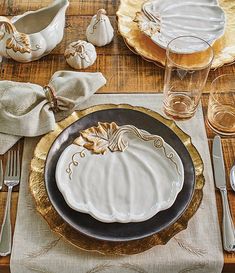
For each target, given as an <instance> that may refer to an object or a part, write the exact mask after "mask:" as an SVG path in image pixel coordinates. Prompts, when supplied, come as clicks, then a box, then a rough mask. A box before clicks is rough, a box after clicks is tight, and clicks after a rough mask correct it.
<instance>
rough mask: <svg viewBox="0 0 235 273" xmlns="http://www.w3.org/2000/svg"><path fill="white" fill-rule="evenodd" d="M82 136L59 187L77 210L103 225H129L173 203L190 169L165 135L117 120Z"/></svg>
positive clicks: (61, 170) (59, 174)
mask: <svg viewBox="0 0 235 273" xmlns="http://www.w3.org/2000/svg"><path fill="white" fill-rule="evenodd" d="M80 133H81V135H80V137H78V138H77V139H76V140H75V141H74V142H73V144H71V145H69V146H68V147H67V148H66V149H65V150H64V151H63V153H62V154H61V156H60V158H59V160H58V163H57V167H56V183H57V186H58V188H59V190H60V192H61V193H62V194H63V196H64V199H65V201H66V203H67V204H68V205H69V206H70V207H71V208H72V209H74V210H76V211H79V212H84V213H88V214H90V215H91V216H93V217H94V218H95V219H97V220H99V221H102V222H106V223H111V222H121V223H128V222H141V221H145V220H147V219H149V218H151V217H152V216H154V215H155V214H156V213H158V212H159V211H161V210H165V209H167V208H169V207H171V206H172V205H173V203H174V201H175V199H176V197H177V195H178V193H179V192H180V191H181V189H182V187H183V181H184V169H183V165H182V162H181V159H180V157H179V156H178V154H177V153H176V152H175V150H174V149H173V148H172V147H171V146H169V145H168V144H167V143H165V142H164V140H163V139H162V138H161V137H160V136H156V135H152V134H150V133H148V132H146V131H143V130H140V129H137V128H136V127H134V126H132V125H124V126H120V127H119V126H117V125H116V124H115V123H114V122H112V123H99V124H98V126H97V127H91V128H88V129H86V130H84V131H81V132H80Z"/></svg>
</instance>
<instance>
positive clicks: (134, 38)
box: [117, 0, 235, 69]
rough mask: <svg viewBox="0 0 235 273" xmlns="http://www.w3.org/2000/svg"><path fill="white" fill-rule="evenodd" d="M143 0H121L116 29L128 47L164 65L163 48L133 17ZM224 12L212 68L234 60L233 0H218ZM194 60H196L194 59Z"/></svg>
mask: <svg viewBox="0 0 235 273" xmlns="http://www.w3.org/2000/svg"><path fill="white" fill-rule="evenodd" d="M144 2H146V1H144V0H121V1H120V6H119V9H118V11H117V18H118V31H119V33H120V34H121V35H122V36H123V38H124V40H125V42H126V43H127V44H128V45H129V47H131V48H133V49H134V51H135V52H136V53H137V54H139V55H140V56H141V57H143V58H144V59H145V60H147V61H152V62H154V63H160V64H161V65H163V66H165V55H166V54H165V52H166V51H165V50H164V49H162V48H161V47H159V46H158V45H156V44H155V43H154V42H153V41H152V40H151V39H150V38H148V37H147V36H146V35H145V34H143V33H142V32H141V31H140V30H139V28H138V25H137V23H136V22H133V19H134V18H135V16H136V12H138V11H140V10H141V6H142V4H143V3H144ZM219 4H220V6H221V8H222V9H223V10H224V12H225V14H226V27H225V34H224V35H223V36H222V37H221V38H220V39H218V40H217V41H216V42H215V43H214V44H213V49H214V54H215V57H214V60H213V63H212V67H211V68H212V69H215V68H218V67H220V66H223V65H224V64H228V63H231V62H233V61H234V60H235V35H234V33H235V16H234V14H235V0H219ZM195 62H196V60H195Z"/></svg>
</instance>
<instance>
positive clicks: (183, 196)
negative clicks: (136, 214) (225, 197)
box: [45, 108, 195, 241]
mask: <svg viewBox="0 0 235 273" xmlns="http://www.w3.org/2000/svg"><path fill="white" fill-rule="evenodd" d="M112 121H114V122H116V123H117V124H118V125H125V124H132V125H134V126H136V127H137V128H139V129H143V130H146V131H148V132H149V133H151V134H156V135H159V136H161V137H163V139H164V140H165V142H167V143H168V144H169V145H171V146H172V147H173V148H174V149H175V151H176V152H177V153H178V155H179V156H180V158H181V160H182V163H183V166H184V185H183V189H182V190H181V192H180V193H179V194H178V196H177V198H176V200H175V202H174V204H173V205H172V206H171V207H170V208H168V209H166V210H164V211H161V212H159V213H157V214H156V215H155V216H153V217H152V218H150V219H148V220H147V221H144V222H137V223H103V222H100V221H98V220H96V219H94V218H93V217H92V216H90V215H89V214H86V213H81V212H77V211H75V210H73V209H72V208H70V207H69V206H68V205H67V203H66V202H65V200H64V198H63V196H62V194H61V193H60V191H59V189H58V187H57V184H56V180H55V171H56V165H57V161H58V159H59V157H60V155H61V153H62V152H63V151H64V149H65V148H66V147H67V146H68V145H70V144H71V143H72V142H73V140H74V139H75V138H77V137H78V136H79V132H80V131H81V130H84V129H87V128H89V127H92V126H96V125H97V124H98V122H112ZM94 175H95V174H94ZM194 186H195V170H194V165H193V162H192V159H191V157H190V154H189V152H188V151H187V149H186V147H185V146H184V144H183V143H182V141H181V140H180V139H179V137H178V136H177V135H176V134H175V133H174V132H173V131H172V130H171V129H170V128H168V127H167V126H166V125H164V124H163V123H162V122H160V121H158V120H156V119H155V118H153V117H151V116H149V115H147V114H145V113H142V112H140V111H136V110H130V109H120V108H116V109H108V110H100V111H97V112H94V113H91V114H88V115H86V116H84V117H83V118H81V119H79V120H77V121H76V122H74V123H73V124H71V125H70V126H69V127H67V128H66V129H65V130H64V131H62V132H61V134H60V135H59V136H58V137H57V138H56V139H55V141H54V143H53V144H52V146H51V148H50V150H49V153H48V156H47V159H46V165H45V187H46V190H47V194H48V197H49V199H50V201H51V203H52V205H53V207H54V208H55V210H56V211H57V212H58V214H59V215H60V216H61V217H62V218H63V219H64V221H65V222H67V223H68V224H69V225H71V226H72V227H73V228H74V229H76V230H77V231H79V232H81V233H83V234H85V235H87V236H91V237H93V238H96V239H101V240H107V241H131V240H136V239H141V238H144V237H147V236H150V235H153V234H155V233H157V232H159V231H161V230H163V229H164V228H166V227H168V226H169V225H171V224H172V223H174V222H175V221H177V219H178V218H179V217H180V216H181V215H182V213H183V212H184V211H185V209H186V208H187V206H188V204H189V203H190V201H191V199H192V195H193V191H194Z"/></svg>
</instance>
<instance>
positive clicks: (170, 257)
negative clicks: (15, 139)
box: [11, 94, 223, 273]
mask: <svg viewBox="0 0 235 273" xmlns="http://www.w3.org/2000/svg"><path fill="white" fill-rule="evenodd" d="M102 103H116V104H118V103H129V104H132V105H138V106H144V107H147V108H150V109H152V110H154V111H158V112H160V113H161V114H162V111H161V106H162V95H161V94H159V95H157V94H152V95H148V94H144V95H133V94H131V95H121V94H119V95H108V94H105V95H103V94H102V95H94V96H93V97H91V98H90V99H89V101H87V102H86V103H85V104H83V105H82V108H86V107H89V106H91V105H97V104H102ZM178 125H179V126H180V127H181V128H182V129H183V130H184V131H185V132H187V133H188V134H189V135H191V136H192V141H193V143H194V145H195V146H196V147H197V149H198V150H199V152H200V154H201V156H202V159H203V162H204V164H205V171H204V175H205V178H206V184H205V187H204V197H203V201H202V204H201V206H200V208H199V209H198V211H197V213H196V215H195V216H194V217H193V218H192V219H191V220H190V222H189V225H188V228H187V229H186V230H184V231H182V232H181V233H179V234H177V235H176V237H175V238H173V239H171V240H170V242H169V243H168V244H167V245H165V246H156V247H154V248H152V249H150V250H148V251H146V252H144V253H141V254H137V255H134V256H125V257H106V256H102V255H99V254H94V253H89V252H84V251H81V250H79V249H77V248H75V247H73V246H71V245H70V244H68V243H67V242H65V241H64V240H63V239H61V238H59V237H58V236H57V235H56V234H54V233H52V232H51V231H50V229H49V227H48V226H47V224H46V222H45V221H44V219H43V218H41V216H40V215H39V214H38V213H36V211H35V207H34V203H33V200H32V197H31V195H30V193H29V190H28V175H29V164H30V160H31V158H32V154H33V150H34V147H35V144H36V143H37V141H38V139H35V138H34V139H29V138H28V139H25V145H24V154H23V169H22V178H21V185H20V194H19V204H18V213H17V220H16V228H15V234H14V241H13V251H12V256H11V272H12V273H33V272H43V273H60V272H66V273H75V272H76V273H99V272H112V273H119V272H123V273H131V272H132V273H133V272H138V273H147V272H148V273H188V272H190V273H191V272H195V273H201V272H205V273H219V272H221V271H222V267H223V251H222V243H221V237H220V229H219V224H218V219H217V209H216V202H215V191H214V183H213V176H212V167H211V161H210V154H209V149H208V142H207V137H206V132H205V127H204V121H203V114H202V108H201V106H200V107H199V109H198V111H197V112H196V115H195V116H194V117H193V118H192V119H190V120H189V121H184V122H178Z"/></svg>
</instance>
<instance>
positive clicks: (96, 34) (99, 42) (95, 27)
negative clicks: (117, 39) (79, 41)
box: [86, 9, 114, 46]
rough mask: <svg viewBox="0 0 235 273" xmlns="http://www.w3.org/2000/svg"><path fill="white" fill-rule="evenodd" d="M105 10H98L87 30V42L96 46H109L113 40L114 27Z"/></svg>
mask: <svg viewBox="0 0 235 273" xmlns="http://www.w3.org/2000/svg"><path fill="white" fill-rule="evenodd" d="M105 14H106V11H105V10H104V9H100V10H98V12H97V14H96V15H94V16H93V17H92V19H91V22H90V25H89V26H88V27H87V30H86V37H87V41H88V42H90V43H92V44H93V45H96V46H104V45H107V44H109V43H110V42H111V41H112V39H113V33H114V30H113V27H112V25H111V23H110V20H109V17H108V16H107V15H105Z"/></svg>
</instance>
